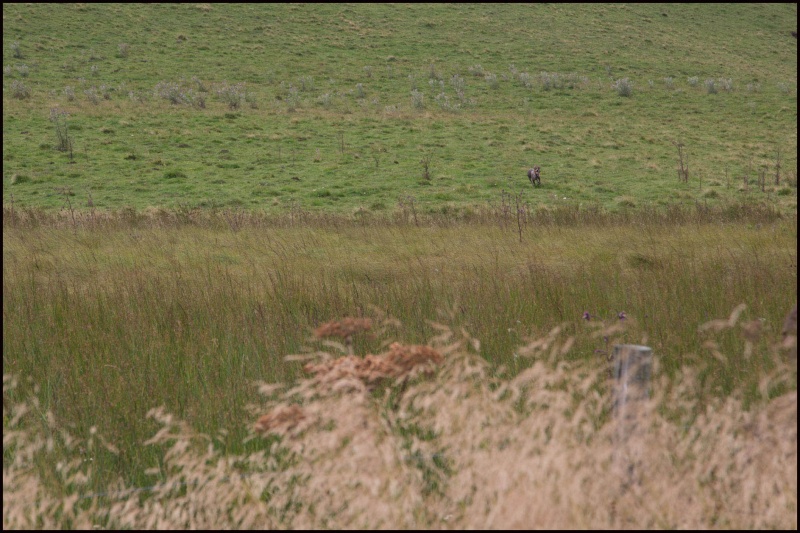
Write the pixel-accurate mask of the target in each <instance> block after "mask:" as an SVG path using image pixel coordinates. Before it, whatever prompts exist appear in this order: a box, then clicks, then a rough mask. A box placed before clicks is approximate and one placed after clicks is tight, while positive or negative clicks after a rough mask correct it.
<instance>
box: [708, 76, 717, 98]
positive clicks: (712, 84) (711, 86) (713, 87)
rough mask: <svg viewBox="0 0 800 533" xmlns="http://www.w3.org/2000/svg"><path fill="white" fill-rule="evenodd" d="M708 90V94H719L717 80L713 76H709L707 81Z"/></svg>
mask: <svg viewBox="0 0 800 533" xmlns="http://www.w3.org/2000/svg"><path fill="white" fill-rule="evenodd" d="M705 86H706V92H707V93H708V94H717V92H718V90H717V82H716V81H714V79H713V78H709V79H707V80H706V81H705Z"/></svg>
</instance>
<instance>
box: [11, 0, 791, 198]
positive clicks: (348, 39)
mask: <svg viewBox="0 0 800 533" xmlns="http://www.w3.org/2000/svg"><path fill="white" fill-rule="evenodd" d="M796 20H797V8H796V4H781V5H762V4H757V5H756V4H754V5H744V4H734V5H719V4H693V5H658V4H647V5H601V4H596V5H569V6H568V5H558V4H552V5H520V4H513V5H488V4H486V5H466V6H463V5H461V6H459V5H425V4H412V5H381V4H378V5H364V4H358V5H346V4H336V5H283V4H277V5H276V4H270V5H266V4H265V5H210V4H199V5H198V4H180V5H178V4H174V5H172V4H171V5H166V4H147V5H141V4H125V5H104V4H77V5H66V4H6V5H4V6H3V27H4V46H3V66H4V71H3V73H4V74H3V196H4V198H5V199H6V200H4V201H5V202H6V203H8V202H9V201H10V199H11V198H12V196H11V195H12V194H13V200H14V202H16V203H17V205H25V206H31V205H34V206H43V207H60V206H62V205H64V204H65V203H67V202H66V201H67V200H69V203H72V204H74V205H75V206H80V207H84V206H87V205H89V204H90V203H91V204H92V205H94V206H96V207H97V208H101V209H115V208H120V207H125V206H132V207H136V208H143V207H147V206H167V207H175V206H182V207H187V206H188V207H196V206H199V207H243V208H248V209H259V210H266V211H271V212H282V211H285V210H287V209H291V208H292V206H298V205H299V206H301V207H303V208H306V209H312V210H324V211H334V212H340V213H351V212H352V211H353V210H370V211H373V212H376V213H384V212H387V211H391V210H393V209H395V208H396V207H397V205H398V203H399V202H405V203H408V202H409V201H412V200H413V201H414V202H416V203H417V205H418V206H419V208H420V209H421V210H424V211H430V212H434V211H439V210H442V209H451V208H457V209H473V208H475V207H476V206H483V205H486V204H487V203H488V202H496V201H498V200H499V198H500V196H501V192H502V191H504V190H505V191H510V192H512V193H514V194H521V195H523V199H524V201H525V202H527V203H529V204H530V205H532V206H534V207H538V206H553V205H558V204H564V203H568V204H573V203H574V204H583V205H590V204H591V205H602V206H604V207H607V208H609V209H618V208H627V207H635V206H638V205H661V204H665V203H674V202H679V203H686V202H690V203H693V202H695V201H698V200H699V201H703V202H708V203H712V204H713V203H718V202H726V201H728V200H730V199H736V200H739V199H743V198H756V199H763V200H766V201H768V202H770V203H774V204H777V205H780V206H781V209H783V210H788V211H793V210H795V209H796V166H797V165H796V151H797V150H796V148H797V92H796V77H797V61H796V57H797V56H796V44H797V42H796V39H794V38H792V37H791V34H790V31H791V30H794V29H796ZM64 113H67V114H66V115H65V114H64ZM676 143H680V144H683V148H682V150H683V151H684V163H685V164H687V165H688V168H689V175H688V180H687V181H685V182H682V181H680V180H679V179H678V172H677V168H678V166H679V154H678V150H677V147H676ZM56 147H61V148H63V149H64V150H63V151H59V150H57V149H55V148H56ZM534 164H538V165H540V166H541V167H542V169H543V170H542V176H543V186H542V188H541V189H537V190H533V189H532V188H531V187H530V185H529V184H528V182H527V180H526V178H525V171H526V170H527V168H529V167H530V166H532V165H534ZM778 167H779V168H778ZM90 199H91V200H90Z"/></svg>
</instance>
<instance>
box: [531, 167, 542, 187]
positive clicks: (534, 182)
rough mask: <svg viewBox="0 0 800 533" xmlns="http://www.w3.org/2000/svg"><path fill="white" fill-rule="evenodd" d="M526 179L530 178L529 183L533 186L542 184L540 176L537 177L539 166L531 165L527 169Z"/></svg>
mask: <svg viewBox="0 0 800 533" xmlns="http://www.w3.org/2000/svg"><path fill="white" fill-rule="evenodd" d="M528 179H529V180H531V185H533V186H534V187H535V186H536V185H541V184H542V178H540V177H539V167H533V168H532V169H530V170H529V171H528Z"/></svg>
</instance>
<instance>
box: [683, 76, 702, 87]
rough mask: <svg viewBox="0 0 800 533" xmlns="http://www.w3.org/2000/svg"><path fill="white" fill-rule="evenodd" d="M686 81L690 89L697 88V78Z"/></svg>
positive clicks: (698, 81)
mask: <svg viewBox="0 0 800 533" xmlns="http://www.w3.org/2000/svg"><path fill="white" fill-rule="evenodd" d="M686 81H687V82H688V83H689V86H690V87H697V84H698V83H700V78H698V77H697V76H691V77H689V78H687V79H686Z"/></svg>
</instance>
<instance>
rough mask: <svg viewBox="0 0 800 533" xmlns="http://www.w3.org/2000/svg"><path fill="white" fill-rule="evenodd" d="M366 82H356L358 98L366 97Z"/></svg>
mask: <svg viewBox="0 0 800 533" xmlns="http://www.w3.org/2000/svg"><path fill="white" fill-rule="evenodd" d="M364 96H365V95H364V84H363V83H357V84H356V98H358V99H361V98H364Z"/></svg>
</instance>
